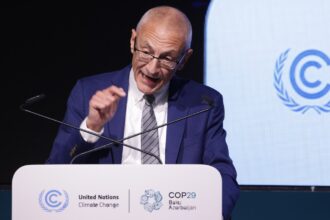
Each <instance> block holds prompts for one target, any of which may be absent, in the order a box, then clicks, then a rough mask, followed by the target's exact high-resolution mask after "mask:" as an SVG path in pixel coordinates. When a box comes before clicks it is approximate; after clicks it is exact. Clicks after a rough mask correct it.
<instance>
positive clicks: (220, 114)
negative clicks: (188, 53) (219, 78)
mask: <svg viewBox="0 0 330 220" xmlns="http://www.w3.org/2000/svg"><path fill="white" fill-rule="evenodd" d="M223 120H224V106H223V101H222V97H221V95H218V96H217V97H216V99H215V106H214V108H213V109H212V110H211V113H210V115H209V118H208V125H207V134H206V139H205V150H204V156H203V160H204V163H205V164H209V165H211V166H213V167H215V168H216V169H218V170H219V172H220V174H221V177H222V203H223V204H222V214H223V217H224V219H228V218H229V217H230V215H231V212H232V210H233V208H234V205H235V203H236V201H237V199H238V197H239V187H238V184H237V181H236V176H237V174H236V170H235V168H234V165H233V162H232V160H231V159H230V157H229V152H228V146H227V143H226V140H225V138H226V131H225V130H224V129H223Z"/></svg>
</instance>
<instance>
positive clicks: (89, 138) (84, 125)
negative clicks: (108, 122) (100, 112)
mask: <svg viewBox="0 0 330 220" xmlns="http://www.w3.org/2000/svg"><path fill="white" fill-rule="evenodd" d="M86 122H87V117H86V118H85V119H84V120H83V122H82V123H81V125H80V129H84V130H86V131H90V132H92V133H94V134H96V135H102V134H103V132H104V128H102V130H101V131H100V132H96V131H93V130H91V129H89V128H87V123H86ZM80 135H81V137H82V138H83V139H84V141H86V142H88V143H91V144H93V143H95V142H96V141H98V140H99V137H97V136H95V135H92V134H89V133H86V132H83V131H80Z"/></svg>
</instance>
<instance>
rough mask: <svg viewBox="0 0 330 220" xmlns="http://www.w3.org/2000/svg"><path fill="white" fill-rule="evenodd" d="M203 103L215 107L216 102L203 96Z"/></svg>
mask: <svg viewBox="0 0 330 220" xmlns="http://www.w3.org/2000/svg"><path fill="white" fill-rule="evenodd" d="M202 102H203V103H205V104H207V105H209V106H210V107H214V101H213V99H212V98H210V97H209V96H207V95H203V96H202Z"/></svg>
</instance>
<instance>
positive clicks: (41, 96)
mask: <svg viewBox="0 0 330 220" xmlns="http://www.w3.org/2000/svg"><path fill="white" fill-rule="evenodd" d="M45 97H46V96H45V95H44V94H39V95H36V96H34V97H31V98H29V99H27V100H26V101H25V102H24V103H23V104H21V105H20V109H21V110H22V111H24V112H27V113H30V114H32V115H36V116H38V117H41V118H44V119H47V120H50V121H53V122H56V123H58V124H61V125H65V126H67V127H70V128H73V129H75V130H78V131H83V132H86V133H88V134H91V135H94V136H97V137H99V138H102V139H106V140H108V141H111V144H119V145H123V146H125V147H128V148H131V149H133V150H137V151H139V152H141V153H144V154H148V155H150V156H152V157H154V158H156V159H157V160H158V162H159V163H160V164H163V163H162V161H161V159H160V158H159V157H158V156H157V155H155V154H153V153H150V152H147V151H144V150H142V149H139V148H136V147H133V146H131V145H128V144H125V143H123V142H121V141H117V140H114V139H112V138H109V137H106V136H103V135H98V134H95V133H93V132H90V131H87V130H85V129H82V128H79V127H76V126H74V125H71V124H68V123H65V122H63V121H59V120H57V119H54V118H51V117H48V116H46V115H43V114H40V113H37V112H34V111H31V110H29V109H27V108H26V107H28V106H30V105H32V104H34V103H36V102H39V101H40V100H42V99H44V98H45ZM150 130H153V129H150ZM101 147H102V146H101ZM101 147H98V148H94V149H98V150H101ZM94 149H92V150H94ZM102 149H105V148H102ZM90 151H91V150H90ZM85 152H88V151H85ZM85 152H83V153H85ZM92 152H94V151H92ZM83 153H80V154H78V155H76V156H75V157H73V158H72V160H71V161H70V164H72V163H73V162H74V161H75V160H76V159H77V158H79V157H80V156H83V155H86V154H87V153H86V154H83Z"/></svg>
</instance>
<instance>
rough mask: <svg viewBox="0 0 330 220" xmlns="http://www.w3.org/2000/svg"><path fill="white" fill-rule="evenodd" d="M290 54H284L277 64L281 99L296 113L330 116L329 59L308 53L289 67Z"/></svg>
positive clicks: (319, 52) (323, 55) (275, 75)
mask: <svg viewBox="0 0 330 220" xmlns="http://www.w3.org/2000/svg"><path fill="white" fill-rule="evenodd" d="M289 51H290V49H287V50H286V51H284V52H283V53H281V55H280V56H279V57H278V59H277V60H276V64H275V70H274V87H275V89H276V92H277V95H278V97H279V98H280V99H281V101H282V102H283V104H284V105H285V106H287V107H288V108H290V109H291V110H292V111H294V112H301V113H305V112H307V111H308V110H314V111H316V112H317V113H319V114H321V113H322V112H330V58H329V57H328V56H327V55H326V54H325V53H323V52H322V51H320V50H314V49H313V50H305V51H303V52H301V53H299V54H298V55H297V56H295V57H294V59H293V61H292V63H291V65H290V63H288V62H287V59H288V54H289ZM285 67H287V68H285ZM285 69H287V71H285ZM286 73H287V74H286ZM285 79H288V80H287V81H286V80H285Z"/></svg>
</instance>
